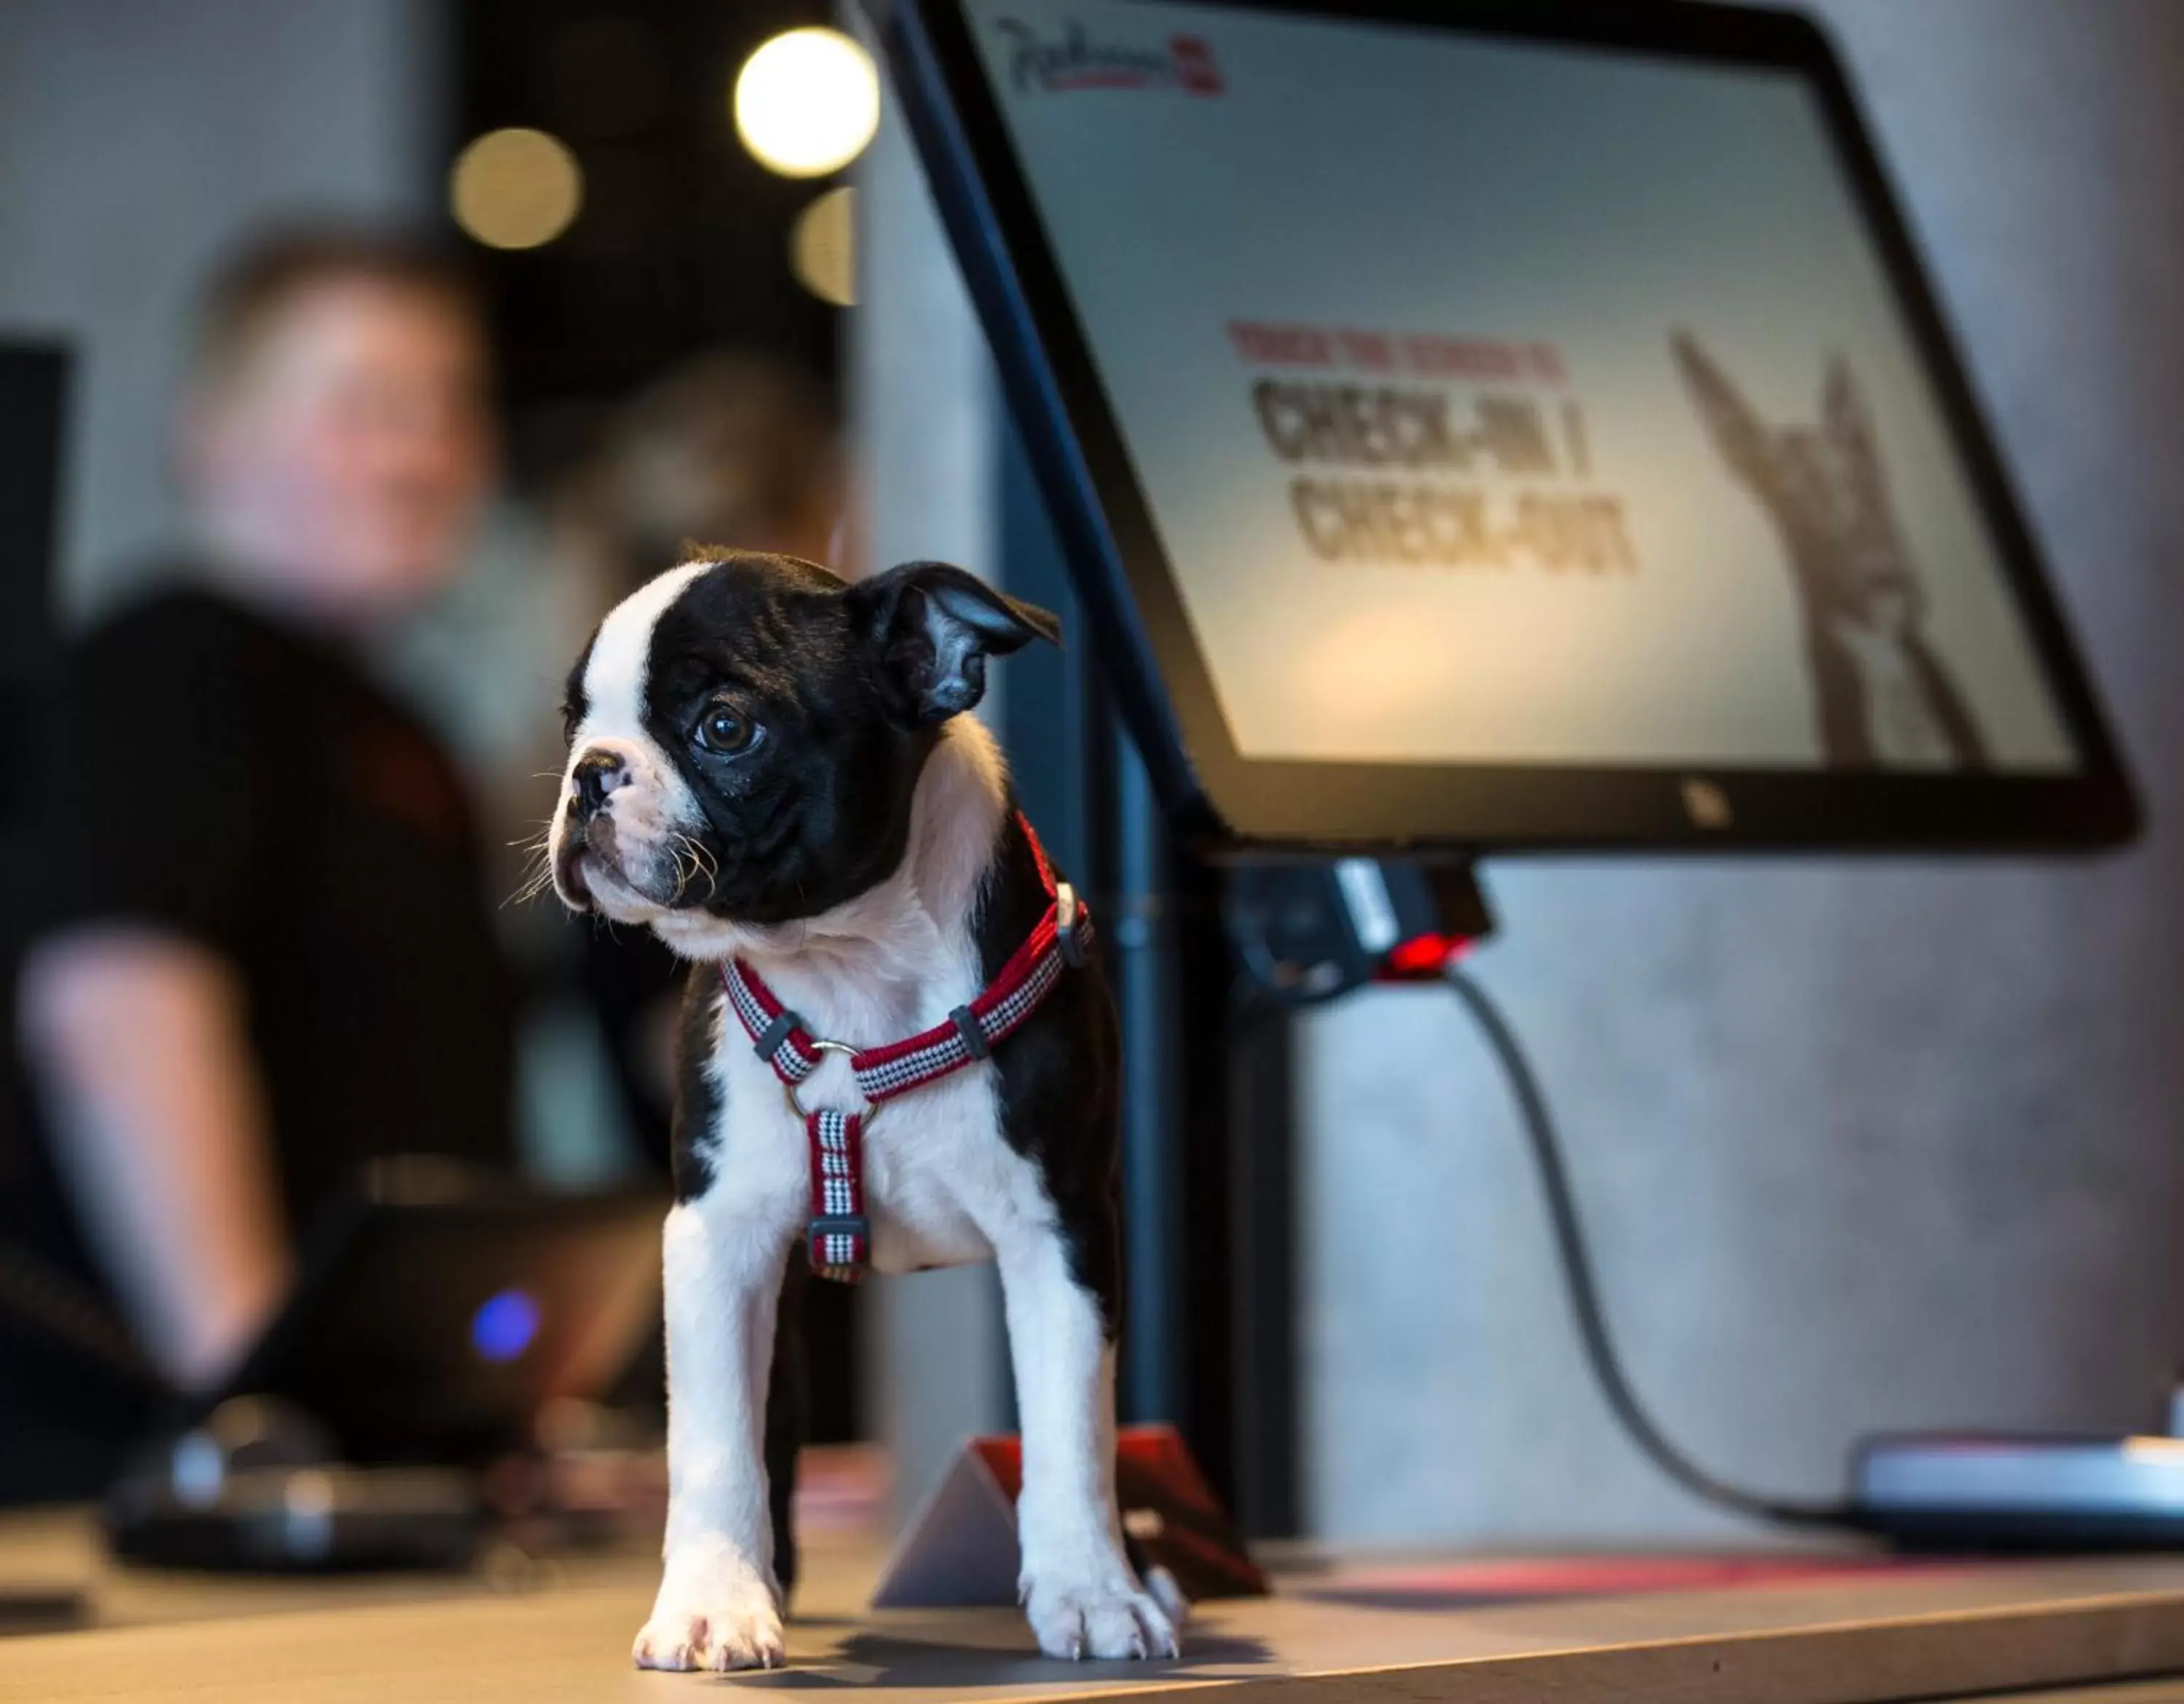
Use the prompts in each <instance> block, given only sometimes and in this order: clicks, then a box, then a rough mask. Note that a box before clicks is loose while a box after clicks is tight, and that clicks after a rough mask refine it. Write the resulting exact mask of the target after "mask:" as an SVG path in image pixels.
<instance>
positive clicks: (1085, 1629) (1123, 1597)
mask: <svg viewBox="0 0 2184 1704" xmlns="http://www.w3.org/2000/svg"><path fill="white" fill-rule="evenodd" d="M1000 1268H1001V1285H1002V1290H1003V1294H1004V1299H1005V1305H1006V1310H1007V1314H1008V1324H1009V1349H1010V1354H1011V1358H1012V1359H1013V1360H1014V1362H1015V1365H1016V1376H1017V1411H1018V1413H1019V1414H1020V1416H1022V1428H1023V1494H1022V1498H1021V1499H1020V1500H1019V1501H1018V1503H1017V1534H1018V1540H1019V1543H1020V1545H1021V1547H1022V1555H1023V1572H1022V1574H1021V1575H1020V1576H1019V1579H1018V1588H1019V1589H1020V1591H1021V1592H1022V1597H1023V1603H1024V1612H1025V1614H1026V1615H1027V1616H1028V1617H1029V1619H1030V1621H1031V1627H1032V1632H1033V1634H1034V1635H1035V1636H1036V1637H1037V1638H1038V1640H1039V1649H1040V1650H1041V1651H1045V1653H1046V1654H1047V1655H1048V1656H1049V1657H1173V1656H1174V1655H1175V1654H1176V1638H1175V1629H1174V1627H1173V1624H1172V1623H1170V1622H1169V1620H1168V1617H1167V1615H1166V1614H1165V1613H1164V1612H1162V1609H1161V1606H1159V1604H1157V1603H1156V1602H1155V1601H1153V1599H1152V1598H1151V1596H1149V1595H1147V1594H1146V1592H1145V1589H1143V1588H1142V1587H1141V1586H1140V1585H1139V1584H1138V1578H1137V1576H1136V1575H1135V1574H1134V1573H1132V1572H1131V1569H1130V1565H1129V1562H1128V1560H1127V1559H1126V1558H1125V1557H1124V1556H1123V1538H1122V1529H1121V1521H1120V1517H1119V1516H1118V1515H1117V1511H1116V1508H1115V1349H1114V1344H1112V1343H1111V1342H1110V1341H1109V1340H1108V1338H1107V1336H1106V1331H1105V1329H1104V1328H1103V1327H1102V1325H1101V1322H1100V1307H1099V1304H1098V1303H1097V1302H1096V1301H1095V1299H1094V1298H1093V1296H1092V1295H1091V1294H1090V1293H1089V1292H1088V1291H1087V1290H1086V1289H1085V1288H1084V1287H1083V1286H1082V1285H1080V1284H1079V1283H1078V1282H1077V1281H1076V1279H1075V1277H1073V1276H1072V1274H1071V1272H1070V1270H1069V1262H1068V1257H1067V1252H1066V1250H1065V1249H1063V1247H1062V1243H1061V1237H1060V1235H1059V1234H1058V1233H1057V1232H1056V1231H1055V1230H1054V1229H1053V1228H1052V1227H1051V1226H1023V1227H1022V1229H1021V1230H1020V1231H1019V1232H1018V1233H1017V1235H1016V1236H1015V1237H1011V1238H1009V1239H1008V1240H1007V1243H1006V1245H1005V1246H1004V1247H1003V1248H1002V1249H1001V1251H1000Z"/></svg>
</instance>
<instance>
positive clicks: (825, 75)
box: [735, 26, 880, 177]
mask: <svg viewBox="0 0 2184 1704" xmlns="http://www.w3.org/2000/svg"><path fill="white" fill-rule="evenodd" d="M735 111H736V134H737V135H738V136H739V137H742V138H743V139H744V147H745V148H749V150H750V151H751V152H752V154H755V155H756V156H757V157H758V161H759V163H760V165H764V166H766V167H767V168H768V169H769V170H773V171H777V172H779V173H780V174H781V175H782V176H783V177H823V176H825V175H826V174H827V173H828V172H830V171H838V170H841V169H842V168H843V167H844V166H845V165H848V164H849V163H850V161H851V160H853V159H855V158H856V157H857V156H858V155H859V154H861V153H862V152H864V147H865V144H866V142H870V141H871V140H872V132H873V131H875V130H877V128H878V127H879V122H880V78H879V73H878V72H877V71H876V70H873V69H872V55H871V54H869V53H866V51H865V50H864V49H863V48H862V47H859V46H858V45H857V44H856V42H853V41H851V40H850V37H848V36H845V35H844V34H843V33H842V32H841V31H839V30H826V29H820V28H817V27H816V26H815V27H813V28H810V29H804V30H791V31H788V32H786V33H785V34H783V35H779V36H775V37H774V38H773V39H772V41H770V42H766V43H765V44H764V45H763V46H761V47H760V48H759V50H758V51H757V52H756V53H753V54H752V55H751V56H750V58H749V59H745V60H744V68H743V70H740V71H738V72H737V73H736V95H735Z"/></svg>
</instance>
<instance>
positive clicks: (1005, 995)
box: [721, 811, 1092, 1282]
mask: <svg viewBox="0 0 2184 1704" xmlns="http://www.w3.org/2000/svg"><path fill="white" fill-rule="evenodd" d="M1017 827H1019V828H1020V829H1022V830H1023V835H1024V839H1025V840H1026V841H1028V843H1029V844H1030V846H1031V854H1032V858H1033V861H1034V863H1036V864H1037V865H1038V866H1039V883H1040V885H1041V886H1043V887H1045V890H1046V892H1047V897H1048V904H1047V908H1046V911H1045V914H1044V915H1043V916H1041V917H1040V919H1039V921H1038V923H1037V924H1035V925H1033V928H1032V931H1031V933H1030V934H1029V935H1028V936H1026V937H1025V939H1024V940H1023V941H1022V943H1021V944H1020V945H1019V946H1018V947H1017V950H1016V951H1015V952H1014V953H1011V954H1010V955H1009V958H1008V961H1007V962H1006V964H1003V965H1002V966H1001V968H1000V970H998V971H997V972H995V975H994V980H992V981H990V982H989V983H988V984H987V985H986V986H984V987H983V988H982V989H980V990H979V991H978V994H977V996H976V997H973V998H972V1001H971V1003H969V1004H968V1005H966V1006H958V1007H957V1008H956V1009H955V1010H954V1011H953V1012H950V1014H948V1016H947V1017H946V1018H945V1019H944V1020H942V1021H941V1022H939V1023H938V1024H935V1025H933V1026H932V1028H930V1029H927V1030H921V1031H918V1032H917V1034H916V1035H914V1036H905V1038H904V1039H902V1040H901V1041H899V1042H889V1043H888V1044H887V1045H886V1046H884V1047H878V1048H855V1049H846V1048H843V1047H842V1046H841V1044H840V1043H838V1042H824V1043H822V1042H820V1041H818V1040H816V1038H814V1037H813V1036H812V1035H811V1031H809V1030H807V1029H806V1028H805V1025H804V1020H802V1019H801V1018H800V1017H799V1016H798V1015H797V1014H795V1013H794V1012H793V1011H791V1010H790V1009H789V1008H788V1007H786V1006H784V1005H783V1003H781V1000H780V999H779V997H777V996H776V995H775V993H774V992H773V990H772V989H771V988H769V987H768V986H766V979H765V978H764V977H762V976H760V975H759V974H758V973H757V972H756V971H755V970H754V969H751V968H750V967H749V965H748V964H744V962H743V961H742V960H741V959H740V958H731V959H729V960H728V961H727V963H726V964H723V965H721V985H722V986H723V987H724V988H725V989H726V991H727V999H728V1005H729V1008H730V1009H731V1010H733V1012H734V1013H735V1014H736V1020H737V1021H738V1023H740V1024H741V1025H743V1027H744V1034H745V1035H747V1036H749V1037H750V1041H751V1047H752V1050H753V1051H754V1052H755V1053H757V1055H758V1056H759V1058H760V1059H764V1060H765V1061H766V1064H768V1065H770V1066H771V1067H772V1070H773V1074H774V1075H776V1076H777V1077H778V1078H780V1079H781V1081H782V1083H783V1086H784V1087H787V1089H788V1092H789V1098H790V1099H791V1101H792V1102H794V1099H795V1092H796V1088H797V1086H798V1085H799V1083H801V1082H803V1081H804V1080H805V1078H807V1077H809V1076H810V1075H811V1074H812V1072H814V1071H816V1070H818V1069H819V1065H820V1063H821V1061H822V1059H824V1058H825V1057H826V1054H827V1053H828V1052H829V1051H836V1052H847V1053H849V1055H850V1075H851V1076H852V1078H854V1079H855V1082H856V1086H857V1092H859V1093H860V1094H861V1095H862V1096H863V1097H864V1098H865V1100H866V1103H867V1104H868V1105H869V1106H872V1107H877V1106H879V1105H880V1104H881V1103H883V1102H885V1101H889V1100H892V1099H894V1098H895V1097H896V1096H897V1095H903V1094H908V1093H909V1092H911V1090H912V1089H918V1088H923V1087H925V1086H926V1085H927V1084H928V1083H933V1082H938V1081H939V1080H940V1079H941V1078H943V1077H945V1076H950V1075H953V1074H954V1073H956V1072H957V1071H959V1070H962V1069H963V1068H964V1067H965V1066H967V1065H971V1064H977V1063H978V1061H980V1060H982V1059H986V1058H988V1057H989V1056H990V1055H991V1054H992V1053H993V1050H994V1048H995V1047H996V1046H997V1045H999V1043H1000V1042H1001V1041H1003V1040H1004V1039H1005V1038H1006V1036H1008V1035H1009V1034H1010V1033H1011V1031H1014V1030H1015V1029H1016V1028H1017V1026H1018V1025H1021V1024H1022V1022H1023V1021H1024V1020H1025V1019H1027V1018H1028V1017H1030V1016H1031V1014H1033V1013H1034V1012H1035V1011H1037V1010H1038V1009H1039V1003H1040V1002H1041V1001H1043V1000H1044V999H1045V998H1046V997H1047V996H1048V995H1049V994H1050V993H1051V992H1053V990H1054V986H1055V985H1056V983H1058V982H1059V981H1061V978H1062V975H1063V973H1064V972H1065V971H1067V970H1068V969H1072V968H1073V967H1075V966H1078V965H1081V964H1084V961H1085V956H1086V953H1088V951H1089V948H1090V946H1091V943H1092V918H1091V914H1090V913H1089V911H1087V910H1086V908H1085V907H1084V903H1083V902H1081V901H1080V900H1078V897H1077V895H1076V893H1075V891H1074V890H1073V889H1072V888H1071V887H1070V886H1069V885H1068V884H1067V882H1062V881H1057V880H1056V879H1055V874H1054V866H1053V865H1052V864H1051V863H1049V862H1048V861H1047V856H1046V848H1045V846H1041V845H1040V844H1039V835H1037V834H1036V833H1035V832H1034V830H1033V829H1032V825H1031V823H1030V821H1029V820H1028V818H1026V817H1025V816H1024V814H1023V813H1022V812H1021V811H1019V812H1017ZM798 1110H799V1112H803V1113H804V1120H805V1134H806V1137H808V1139H809V1142H810V1144H811V1226H810V1228H809V1230H808V1231H807V1232H806V1243H807V1246H808V1248H809V1251H810V1254H811V1266H812V1270H813V1271H816V1272H817V1273H818V1274H819V1275H820V1276H821V1277H828V1278H835V1279H838V1280H841V1281H843V1282H855V1280H856V1279H857V1278H858V1277H861V1275H862V1273H863V1271H864V1269H865V1266H866V1263H867V1262H868V1261H869V1260H870V1259H871V1253H872V1230H871V1226H870V1224H869V1222H868V1221H867V1220H866V1217H865V1204H864V1115H862V1114H861V1113H838V1112H804V1109H803V1108H802V1107H801V1106H800V1105H799V1107H798Z"/></svg>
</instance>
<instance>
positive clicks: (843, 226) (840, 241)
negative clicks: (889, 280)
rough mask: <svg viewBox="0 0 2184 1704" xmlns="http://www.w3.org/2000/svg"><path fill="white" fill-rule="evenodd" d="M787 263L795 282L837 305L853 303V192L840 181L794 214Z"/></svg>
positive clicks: (854, 194)
mask: <svg viewBox="0 0 2184 1704" xmlns="http://www.w3.org/2000/svg"><path fill="white" fill-rule="evenodd" d="M788 265H789V270H790V271H793V272H794V273H795V274H796V281H797V282H799V283H800V284H801V285H803V286H804V288H805V289H807V290H809V291H811V293H812V294H813V295H815V296H816V297H818V299H820V300H821V301H822V302H832V303H833V304H834V305H835V306H836V307H838V308H854V307H855V306H856V304H857V192H856V191H855V190H854V189H852V188H851V187H850V186H849V185H848V184H846V183H844V184H843V185H841V186H840V187H838V188H835V189H830V190H828V191H827V193H825V194H823V195H822V196H820V197H818V198H816V200H814V201H813V202H812V203H811V205H810V206H808V207H806V208H805V210H803V211H802V212H801V213H799V214H798V215H796V223H795V224H794V226H790V227H789V232H788Z"/></svg>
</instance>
